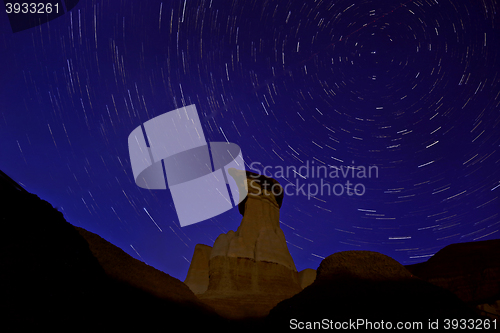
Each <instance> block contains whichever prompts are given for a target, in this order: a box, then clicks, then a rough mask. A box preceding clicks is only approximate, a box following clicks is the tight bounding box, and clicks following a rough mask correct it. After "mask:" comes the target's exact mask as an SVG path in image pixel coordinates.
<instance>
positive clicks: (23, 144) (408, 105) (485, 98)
mask: <svg viewBox="0 0 500 333" xmlns="http://www.w3.org/2000/svg"><path fill="white" fill-rule="evenodd" d="M498 9H499V5H498V4H497V3H496V2H495V1H493V0H482V1H462V0H460V1H451V0H439V1H430V0H427V1H423V0H411V1H395V0H388V1H386V0H383V1H370V0H367V1H355V2H353V1H344V0H339V1H326V0H323V1H322V0H316V1H312V0H311V1H254V0H247V1H215V0H212V1H210V0H207V1H187V0H184V1H151V0H145V1H112V0H110V1H97V0H95V1H85V0H81V1H80V2H79V3H78V5H77V6H76V7H74V8H73V9H72V10H71V11H69V12H68V13H66V14H64V15H62V16H61V17H59V18H57V19H54V20H52V21H49V22H47V23H45V24H42V25H40V26H38V27H34V28H31V29H27V30H24V31H20V32H16V33H13V32H12V30H11V27H10V25H9V21H8V19H7V15H6V14H5V13H2V14H0V24H1V25H0V29H1V30H0V47H1V50H2V52H0V60H1V61H0V64H1V65H0V66H1V67H2V68H1V73H2V74H1V79H0V82H1V89H0V169H1V170H2V171H4V172H5V173H6V174H8V175H9V176H10V177H12V178H13V179H14V180H16V181H17V182H19V183H20V184H21V185H22V186H24V187H25V188H26V189H27V190H28V191H30V192H32V193H35V194H37V195H38V196H40V197H41V198H42V199H44V200H47V201H49V202H50V203H51V204H52V205H53V206H55V207H56V208H57V209H58V210H60V211H61V212H62V213H63V214H64V216H65V218H66V219H67V221H68V222H70V223H72V224H74V225H76V226H79V227H83V228H85V229H87V230H89V231H92V232H94V233H97V234H99V235H100V236H101V237H103V238H105V239H107V240H109V241H110V242H112V243H114V244H115V245H118V246H120V247H121V248H122V249H123V250H124V251H126V252H127V253H128V254H130V255H131V256H133V257H134V258H137V259H139V260H141V261H144V262H147V263H148V264H149V265H152V266H154V267H156V268H158V269H160V270H162V271H164V272H166V273H168V274H170V275H172V276H174V277H176V278H178V279H180V280H184V278H185V276H186V273H187V270H188V267H189V260H188V259H189V258H191V256H192V253H193V251H194V246H195V245H196V244H198V243H202V244H207V245H210V246H211V245H213V242H214V241H215V239H216V238H217V236H218V235H219V234H221V233H225V232H227V231H229V230H236V228H237V227H238V226H239V223H240V222H241V215H240V213H239V212H238V209H236V208H234V209H232V210H230V211H228V212H226V213H224V214H222V215H219V216H217V217H215V218H212V219H209V220H206V221H204V222H201V223H197V224H194V225H191V226H187V227H183V228H181V227H180V225H179V222H178V218H177V215H176V212H175V209H174V205H173V202H172V196H171V195H170V192H169V191H168V190H166V191H165V190H164V191H160V190H145V189H142V188H139V187H138V186H136V184H135V182H134V179H133V175H132V170H131V166H130V158H129V154H128V146H127V138H128V135H129V134H130V132H131V131H132V130H133V129H134V128H136V127H137V126H139V125H140V124H142V123H144V122H145V121H147V120H149V119H152V118H154V117H156V116H158V115H160V114H163V113H165V112H168V111H171V110H174V109H176V108H180V107H182V106H187V105H190V104H195V105H196V108H197V110H198V112H199V116H200V120H201V123H202V126H203V130H204V132H205V135H206V139H207V141H223V142H226V141H227V142H233V143H236V144H237V145H239V146H240V147H241V149H242V152H243V157H244V159H245V162H246V163H247V170H250V171H254V172H263V171H264V168H266V167H267V169H266V170H267V171H269V172H270V173H271V176H273V177H275V178H276V179H277V180H278V181H279V182H280V184H281V185H282V186H286V185H289V186H288V191H289V192H288V193H290V195H285V198H284V200H283V206H282V208H281V211H280V220H281V228H282V229H283V231H284V233H285V236H286V239H287V243H288V248H289V250H290V253H291V255H292V257H293V259H294V261H295V264H296V266H297V269H298V270H302V269H304V268H314V269H315V268H317V267H318V265H319V263H320V262H321V260H322V258H324V257H326V256H328V255H330V254H332V253H335V252H339V251H346V250H370V251H377V252H380V253H383V254H386V255H388V256H390V257H392V258H394V259H396V260H398V261H399V262H400V263H402V264H412V263H418V262H422V261H425V260H427V259H428V258H429V257H431V256H432V255H433V254H434V253H436V252H437V251H438V250H440V249H441V248H443V247H444V246H446V245H448V244H451V243H459V242H469V241H477V240H487V239H494V238H498V237H499V236H500V233H499V232H498V230H499V228H500V214H499V213H500V202H499V198H498V195H499V193H500V153H499V149H500V112H499V107H500V74H499V73H500V72H499V69H500V60H499V59H500V30H499V27H500V26H499V24H500V21H499V14H498V13H497V10H498ZM252 166H254V167H255V169H251V167H252ZM305 166H307V168H306V167H305ZM280 167H281V168H284V170H286V168H287V167H288V168H289V170H290V172H282V173H281V174H278V175H277V172H276V171H277V170H279V168H280ZM301 167H303V168H302V169H301ZM370 167H372V168H375V169H376V170H377V174H376V176H375V174H372V175H371V176H370V177H369V176H368V170H369V168H370ZM313 168H316V169H315V171H316V170H327V172H328V174H326V175H323V176H321V177H319V176H318V173H315V174H314V175H313V174H312V173H311V171H312V170H313ZM322 168H323V169H322ZM343 168H350V169H343ZM291 170H294V171H291ZM335 170H337V171H338V173H337V177H335V175H334V174H331V172H333V171H335ZM342 170H348V171H349V172H347V173H346V174H345V175H343V174H342ZM363 170H365V171H366V175H365V177H362V173H361V174H360V173H359V172H362V171H363ZM372 170H374V169H372ZM305 171H309V174H306V173H305ZM351 171H352V173H351ZM320 174H321V172H320ZM346 181H349V182H350V184H352V186H351V187H350V191H351V192H348V191H347V190H346V188H345V184H346ZM339 184H341V185H339ZM356 184H361V185H359V186H358V187H357V189H358V192H357V194H353V191H354V192H355V191H356V188H354V186H355V185H356ZM313 185H315V186H317V187H314V186H313ZM300 186H303V187H302V188H303V189H305V190H307V191H308V192H307V193H305V195H304V194H303V193H302V192H301V191H299V190H298V188H299V187H300ZM327 188H328V189H330V192H329V193H327V192H326V189H327ZM341 188H342V189H343V191H342V194H339V193H340V189H341ZM361 188H363V189H364V192H363V194H362V195H358V194H359V193H361V191H360V190H361ZM313 189H317V190H318V191H317V192H316V193H314V195H311V190H313ZM321 189H323V190H324V191H323V192H321V191H320V190H321ZM348 193H351V195H349V194H348ZM193 209H196V202H193ZM40 223H50V222H49V221H40ZM186 258H188V259H186Z"/></svg>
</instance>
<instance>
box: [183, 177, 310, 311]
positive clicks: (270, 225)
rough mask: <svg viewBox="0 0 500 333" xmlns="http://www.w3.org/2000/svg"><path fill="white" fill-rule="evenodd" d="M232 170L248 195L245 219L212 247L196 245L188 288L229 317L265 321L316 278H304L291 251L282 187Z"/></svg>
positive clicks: (241, 208) (242, 209)
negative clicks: (282, 211)
mask: <svg viewBox="0 0 500 333" xmlns="http://www.w3.org/2000/svg"><path fill="white" fill-rule="evenodd" d="M228 171H229V174H230V175H231V176H232V177H233V178H234V179H235V180H236V182H237V183H238V187H240V189H243V188H245V189H246V190H247V191H248V196H247V197H246V198H245V199H244V200H242V201H241V203H240V204H239V206H238V208H239V211H240V213H241V214H242V215H243V219H242V221H241V224H240V226H239V227H238V229H237V230H236V231H233V230H230V231H229V232H227V233H225V234H221V235H219V237H217V239H216V240H215V243H214V245H213V247H212V248H210V247H209V246H207V245H200V244H198V245H197V246H196V248H195V251H194V254H193V259H192V261H191V266H190V268H189V272H188V275H187V277H186V280H185V283H186V284H187V285H188V286H189V288H190V289H191V290H192V291H193V292H194V293H195V294H197V295H198V297H199V298H200V300H202V301H203V302H205V303H206V304H208V305H210V306H212V307H213V308H214V309H215V310H216V311H217V312H218V313H219V314H220V315H222V316H224V317H228V318H248V317H263V316H266V315H267V314H268V313H269V311H270V310H271V309H272V308H273V307H274V306H275V305H276V304H278V303H279V302H280V301H282V300H284V299H286V298H289V297H291V296H293V295H295V294H297V293H298V292H300V291H301V290H302V288H303V287H305V285H306V284H307V283H304V282H305V280H311V281H310V282H312V280H314V278H312V277H309V278H308V279H300V277H299V273H298V272H297V270H296V268H295V264H294V262H293V259H292V256H291V255H290V252H289V251H288V247H287V244H286V240H285V235H284V233H283V231H282V230H281V228H280V223H279V211H280V207H281V204H282V201H283V188H282V187H281V186H280V184H279V183H278V182H277V181H276V180H274V179H272V178H269V177H265V176H262V175H258V174H255V173H253V172H249V171H241V170H236V169H229V170H228ZM243 180H245V181H243ZM247 191H245V192H247ZM245 192H242V191H240V193H245ZM207 267H208V269H207ZM302 280H304V281H302ZM301 285H302V286H301Z"/></svg>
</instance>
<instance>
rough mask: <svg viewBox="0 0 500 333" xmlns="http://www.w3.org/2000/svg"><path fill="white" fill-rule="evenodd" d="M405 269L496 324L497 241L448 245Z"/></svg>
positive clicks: (499, 310) (499, 307) (499, 300)
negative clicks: (479, 311) (483, 314)
mask: <svg viewBox="0 0 500 333" xmlns="http://www.w3.org/2000/svg"><path fill="white" fill-rule="evenodd" d="M406 268H407V269H408V270H409V271H410V272H412V273H413V274H414V275H416V276H418V277H420V278H422V279H423V280H425V281H428V282H430V283H432V284H434V285H436V286H439V287H442V288H445V289H447V290H449V291H451V292H453V293H454V294H456V295H457V296H458V297H459V298H460V299H461V300H463V301H464V302H466V303H468V304H470V305H472V306H475V307H476V308H478V309H480V310H481V311H483V313H485V314H487V315H488V316H490V317H491V318H497V320H498V321H500V239H493V240H488V241H480V242H467V243H458V244H451V245H448V246H446V247H444V248H443V249H441V250H440V251H438V252H437V253H436V254H435V255H434V256H432V257H431V258H430V259H429V260H428V261H426V262H424V263H420V264H415V265H409V266H406Z"/></svg>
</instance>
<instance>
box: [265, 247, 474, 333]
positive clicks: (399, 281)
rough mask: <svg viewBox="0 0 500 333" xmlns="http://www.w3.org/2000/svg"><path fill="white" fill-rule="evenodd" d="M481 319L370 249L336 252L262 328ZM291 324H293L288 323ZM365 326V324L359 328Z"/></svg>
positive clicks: (438, 288)
mask: <svg viewBox="0 0 500 333" xmlns="http://www.w3.org/2000/svg"><path fill="white" fill-rule="evenodd" d="M446 318H448V319H450V318H458V319H462V318H481V317H480V316H479V315H478V314H477V313H476V311H474V309H473V308H471V307H469V306H468V305H467V304H465V303H464V302H463V301H461V300H460V299H459V298H458V297H457V296H456V295H454V294H453V293H451V292H450V291H448V290H445V289H443V288H440V287H437V286H435V285H432V284H431V283H428V282H426V281H424V280H422V279H419V278H417V277H415V276H412V274H411V273H410V272H409V271H407V270H406V269H405V268H404V267H403V266H402V265H400V264H399V263H398V262H396V261H395V260H393V259H392V258H389V257H387V256H385V255H382V254H380V253H376V252H369V251H347V252H339V253H335V254H333V255H331V256H329V257H327V258H325V259H324V260H323V262H322V263H321V265H320V267H319V268H318V275H317V278H316V280H315V281H314V282H313V283H312V284H311V285H310V286H308V287H306V288H305V289H304V290H303V291H302V292H300V293H298V294H297V295H295V296H293V297H291V298H290V299H287V300H284V301H282V302H281V303H279V304H278V305H277V306H276V307H275V308H274V309H272V310H271V312H270V314H269V316H268V317H267V319H266V324H267V325H269V326H270V327H272V328H273V329H276V330H279V331H283V330H287V329H292V330H293V329H294V327H295V328H297V325H298V324H297V323H298V322H303V323H306V322H314V321H316V322H321V321H322V320H324V319H327V320H333V321H334V322H349V321H351V322H352V321H357V320H365V321H371V322H372V323H373V322H379V323H380V322H381V321H382V320H383V321H384V322H386V323H387V322H388V321H391V322H392V324H393V325H396V323H397V322H398V321H415V322H422V323H423V325H424V327H426V326H425V325H427V323H428V321H429V320H436V319H440V320H444V319H446ZM291 320H296V321H291ZM296 324H297V325H296ZM363 328H365V329H366V328H369V327H366V326H362V327H358V329H363Z"/></svg>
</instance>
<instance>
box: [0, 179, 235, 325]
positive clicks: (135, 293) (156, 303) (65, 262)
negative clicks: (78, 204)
mask: <svg viewBox="0 0 500 333" xmlns="http://www.w3.org/2000/svg"><path fill="white" fill-rule="evenodd" d="M4 180H5V177H4ZM0 223H1V226H2V233H1V235H2V236H1V237H2V239H1V241H0V256H1V257H0V258H1V259H0V265H1V269H0V288H1V294H0V313H1V318H2V331H4V332H42V331H43V332H119V331H125V332H132V331H134V332H152V331H158V330H161V331H169V330H178V331H181V330H182V331H189V332H190V331H195V330H201V329H205V328H206V327H207V326H208V327H211V326H214V325H215V326H217V327H220V328H221V329H222V330H223V331H224V329H225V328H226V327H228V323H227V322H226V321H225V320H223V319H221V318H220V317H219V316H217V315H216V314H215V313H214V312H213V310H211V309H210V308H209V307H207V306H206V305H204V304H202V303H201V302H200V301H199V300H198V299H197V298H196V296H195V295H194V294H193V293H192V292H191V291H190V290H189V288H188V287H187V286H186V285H185V284H184V283H182V282H181V281H179V280H177V279H175V278H173V277H171V276H169V275H167V274H165V273H163V272H160V271H158V270H156V269H154V268H153V267H150V266H148V265H146V264H144V263H142V262H140V261H138V260H136V259H134V258H132V257H130V256H129V255H127V254H126V253H125V252H124V251H122V250H121V249H119V248H118V247H116V246H114V245H112V244H110V243H109V242H107V241H105V240H104V239H102V238H101V237H99V236H97V235H95V234H92V233H90V232H88V231H86V230H84V229H80V228H78V229H77V228H75V227H74V226H72V225H71V224H69V223H68V222H67V221H66V220H65V219H64V217H63V215H62V213H60V212H59V211H57V210H56V209H54V208H53V207H52V206H51V205H50V204H49V203H48V202H46V201H44V200H41V199H40V198H38V197H37V196H36V195H34V194H31V193H28V192H26V191H24V190H22V188H20V187H19V188H16V187H13V186H10V185H8V184H7V183H6V182H5V181H0ZM82 235H83V236H82ZM89 244H90V246H89Z"/></svg>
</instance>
